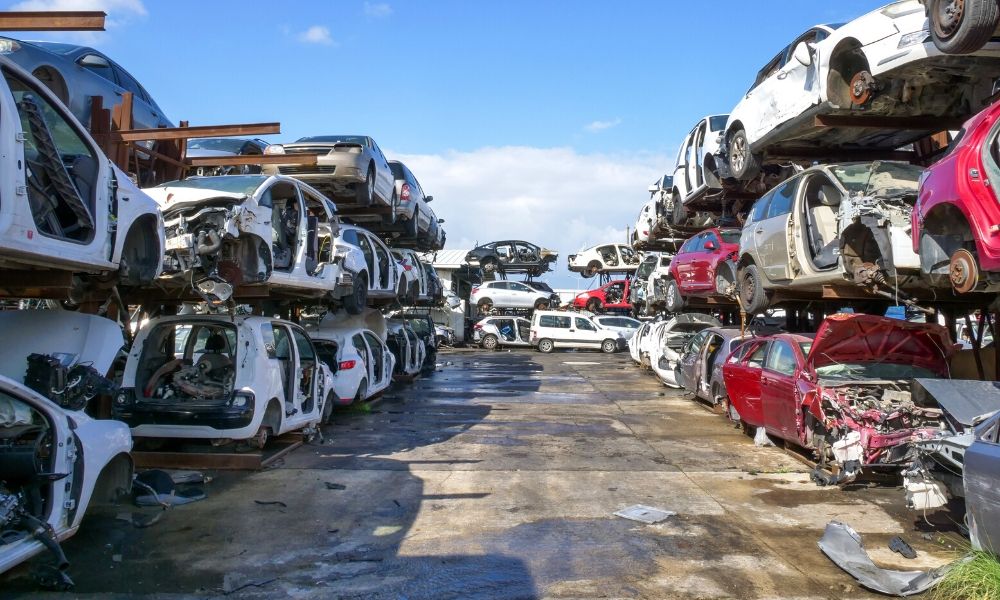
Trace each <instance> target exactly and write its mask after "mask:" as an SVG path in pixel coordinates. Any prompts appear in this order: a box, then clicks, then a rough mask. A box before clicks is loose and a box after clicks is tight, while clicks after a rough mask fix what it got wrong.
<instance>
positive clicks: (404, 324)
mask: <svg viewBox="0 0 1000 600" xmlns="http://www.w3.org/2000/svg"><path fill="white" fill-rule="evenodd" d="M386 326H387V327H388V332H387V335H386V340H385V341H386V345H387V346H388V347H389V351H390V352H392V355H393V356H394V357H396V367H395V373H394V374H395V375H396V376H402V377H415V376H417V375H419V374H420V371H421V369H423V367H424V358H425V357H426V356H427V349H426V348H425V347H424V342H423V340H421V339H420V338H418V337H417V334H416V332H414V331H413V327H411V326H410V323H409V322H408V321H407V320H406V319H388V320H387V321H386Z"/></svg>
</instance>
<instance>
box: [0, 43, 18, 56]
mask: <svg viewBox="0 0 1000 600" xmlns="http://www.w3.org/2000/svg"><path fill="white" fill-rule="evenodd" d="M20 49H21V44H18V43H17V42H16V41H14V40H0V54H11V53H12V52H17V51H18V50H20Z"/></svg>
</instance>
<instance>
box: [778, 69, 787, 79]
mask: <svg viewBox="0 0 1000 600" xmlns="http://www.w3.org/2000/svg"><path fill="white" fill-rule="evenodd" d="M785 77H788V72H787V71H781V72H779V73H778V75H777V76H776V78H777V79H779V80H780V79H784V78H785Z"/></svg>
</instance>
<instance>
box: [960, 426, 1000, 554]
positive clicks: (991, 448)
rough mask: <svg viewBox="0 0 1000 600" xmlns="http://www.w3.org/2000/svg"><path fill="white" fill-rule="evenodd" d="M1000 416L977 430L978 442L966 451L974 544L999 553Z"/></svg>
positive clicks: (967, 508) (971, 528)
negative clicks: (998, 482)
mask: <svg viewBox="0 0 1000 600" xmlns="http://www.w3.org/2000/svg"><path fill="white" fill-rule="evenodd" d="M998 436H1000V417H993V418H992V419H991V420H988V421H986V422H985V423H983V424H982V425H981V426H980V427H978V428H977V431H976V441H975V442H973V444H972V445H971V446H970V447H969V448H968V449H967V450H966V451H965V469H964V471H965V472H964V478H965V506H966V510H967V512H968V516H969V521H970V526H971V527H970V535H971V537H972V542H973V545H976V546H978V547H980V548H984V549H987V550H993V551H996V549H997V547H998V546H1000V487H998V486H997V478H998V476H1000V437H998Z"/></svg>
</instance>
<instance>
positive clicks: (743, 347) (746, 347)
mask: <svg viewBox="0 0 1000 600" xmlns="http://www.w3.org/2000/svg"><path fill="white" fill-rule="evenodd" d="M733 343H734V344H736V346H735V350H734V351H733V355H732V356H730V357H729V360H727V361H726V362H729V363H738V362H740V361H741V360H742V359H743V357H744V356H746V354H747V352H749V351H750V348H753V347H754V345H753V344H748V343H745V342H740V341H734V342H733Z"/></svg>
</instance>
